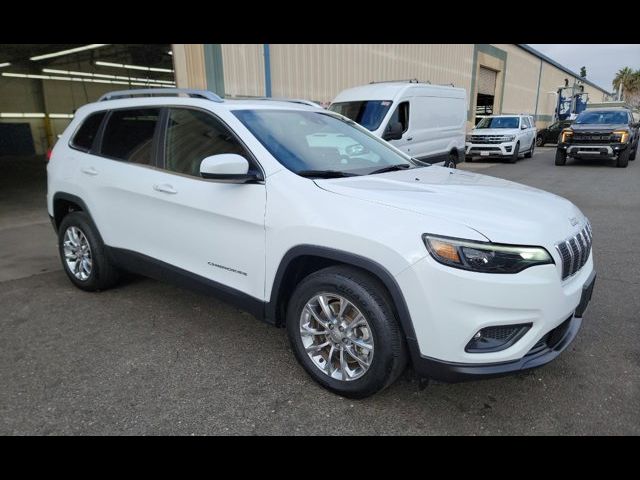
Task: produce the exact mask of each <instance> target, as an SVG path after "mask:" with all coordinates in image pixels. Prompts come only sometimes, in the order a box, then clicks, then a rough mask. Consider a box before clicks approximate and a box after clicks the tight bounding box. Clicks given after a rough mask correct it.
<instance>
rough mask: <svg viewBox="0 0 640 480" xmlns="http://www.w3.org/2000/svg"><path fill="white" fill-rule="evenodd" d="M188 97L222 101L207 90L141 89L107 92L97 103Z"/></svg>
mask: <svg viewBox="0 0 640 480" xmlns="http://www.w3.org/2000/svg"><path fill="white" fill-rule="evenodd" d="M180 94H182V95H188V96H189V97H192V98H204V99H206V100H211V101H212V102H218V103H221V102H223V101H224V100H222V98H220V97H219V96H218V95H216V94H215V93H213V92H210V91H209V90H193V89H190V88H141V89H133V90H119V91H117V92H109V93H105V94H104V95H102V96H101V97H100V98H99V99H98V101H99V102H104V101H106V100H116V99H118V98H132V97H153V96H164V97H170V96H174V95H180Z"/></svg>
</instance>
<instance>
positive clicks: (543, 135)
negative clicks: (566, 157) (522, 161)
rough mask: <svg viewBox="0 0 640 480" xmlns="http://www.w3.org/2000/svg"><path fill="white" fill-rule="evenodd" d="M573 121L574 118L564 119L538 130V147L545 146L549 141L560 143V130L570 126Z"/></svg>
mask: <svg viewBox="0 0 640 480" xmlns="http://www.w3.org/2000/svg"><path fill="white" fill-rule="evenodd" d="M572 123H573V120H562V121H559V122H554V123H552V124H551V125H549V126H548V127H546V128H543V129H541V130H538V134H537V135H536V147H543V146H544V145H546V144H547V143H558V138H559V137H560V132H562V130H564V129H565V128H568V127H570V126H571V124H572Z"/></svg>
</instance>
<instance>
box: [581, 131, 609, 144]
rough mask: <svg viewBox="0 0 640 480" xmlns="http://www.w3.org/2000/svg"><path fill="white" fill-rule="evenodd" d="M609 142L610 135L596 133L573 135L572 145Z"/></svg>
mask: <svg viewBox="0 0 640 480" xmlns="http://www.w3.org/2000/svg"><path fill="white" fill-rule="evenodd" d="M610 141H611V135H610V134H608V133H606V134H597V133H574V134H573V141H572V143H602V142H605V143H608V142H610Z"/></svg>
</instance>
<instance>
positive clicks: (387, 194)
mask: <svg viewBox="0 0 640 480" xmlns="http://www.w3.org/2000/svg"><path fill="white" fill-rule="evenodd" d="M315 182H316V184H317V185H318V186H319V187H320V188H322V189H324V190H327V191H329V192H333V193H335V194H339V195H344V196H347V197H352V198H358V199H361V200H366V201H370V202H372V203H377V204H382V205H386V206H390V207H395V208H400V209H403V210H409V211H412V212H415V213H418V214H421V215H425V216H427V217H437V218H439V219H442V220H444V221H450V222H456V223H458V224H462V225H465V226H467V227H469V228H472V229H474V230H476V231H478V232H480V233H481V234H483V235H484V236H485V237H487V239H488V240H490V241H492V242H496V243H510V244H520V245H546V246H550V245H552V244H555V243H556V242H557V241H560V240H563V239H565V238H567V237H568V236H570V235H573V234H575V233H576V232H577V231H578V230H579V229H580V228H582V226H583V225H584V215H583V214H582V212H580V210H579V209H578V208H577V207H576V206H575V205H573V204H572V203H571V202H569V201H568V200H566V199H564V198H562V197H559V196H557V195H554V194H552V193H548V192H545V191H543V190H538V189H536V188H532V187H528V186H525V185H521V184H518V183H515V182H510V181H508V180H502V179H500V178H495V177H490V176H487V175H480V174H476V173H471V172H466V171H461V170H451V169H449V168H444V167H438V166H431V167H423V168H414V169H410V170H403V171H396V172H389V173H383V174H377V175H367V176H361V177H349V178H339V179H323V180H316V181H315ZM572 220H573V223H576V221H577V222H578V224H577V225H575V226H574V225H572V223H571V222H572ZM424 225H425V227H424V228H425V232H427V233H428V228H429V223H428V220H425V223H424ZM430 233H441V234H443V235H446V234H447V233H446V232H430Z"/></svg>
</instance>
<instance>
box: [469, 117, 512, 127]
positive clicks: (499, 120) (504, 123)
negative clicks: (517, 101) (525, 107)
mask: <svg viewBox="0 0 640 480" xmlns="http://www.w3.org/2000/svg"><path fill="white" fill-rule="evenodd" d="M519 126H520V119H519V118H518V117H485V118H483V119H482V120H480V123H479V124H478V125H477V126H476V129H479V128H518V127H519Z"/></svg>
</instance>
